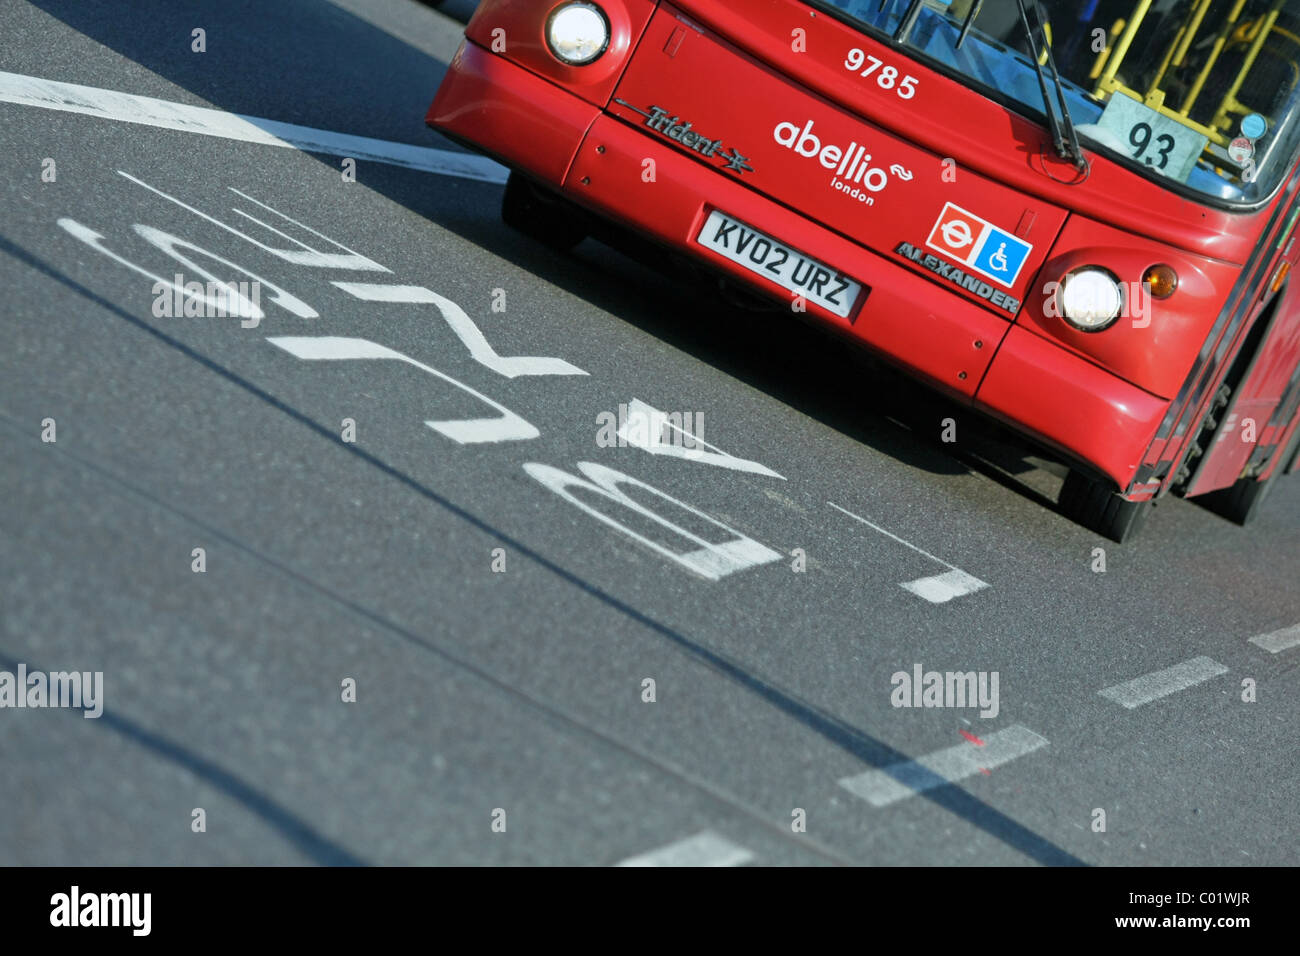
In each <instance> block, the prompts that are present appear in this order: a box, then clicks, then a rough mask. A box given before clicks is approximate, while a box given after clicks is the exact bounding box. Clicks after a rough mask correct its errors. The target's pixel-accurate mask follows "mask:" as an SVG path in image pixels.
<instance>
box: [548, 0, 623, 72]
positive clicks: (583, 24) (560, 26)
mask: <svg viewBox="0 0 1300 956" xmlns="http://www.w3.org/2000/svg"><path fill="white" fill-rule="evenodd" d="M546 43H547V45H548V46H549V47H550V48H551V52H552V53H553V54H555V58H556V59H557V60H559V61H560V62H561V63H567V64H569V65H570V66H586V65H587V64H588V63H594V62H595V61H596V60H598V59H600V56H601V54H602V53H604V52H605V50H606V48H607V47H608V46H609V21H608V20H607V19H606V18H605V13H604V11H603V10H601V9H600V7H598V6H596V5H595V4H594V3H585V2H582V0H578V2H574V3H566V4H564V5H563V6H559V7H556V8H555V11H554V12H553V13H552V14H551V17H550V19H549V20H547V21H546Z"/></svg>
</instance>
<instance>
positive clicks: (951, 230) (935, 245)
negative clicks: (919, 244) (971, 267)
mask: <svg viewBox="0 0 1300 956" xmlns="http://www.w3.org/2000/svg"><path fill="white" fill-rule="evenodd" d="M983 231H984V223H983V221H982V220H980V219H977V218H975V217H974V216H972V215H970V214H969V213H967V212H966V210H964V209H962V208H961V207H960V206H954V205H953V204H952V203H949V204H948V205H947V207H946V208H945V209H944V211H943V215H941V216H940V217H939V221H938V222H936V223H935V224H934V230H933V231H932V232H931V233H930V238H929V239H928V240H927V241H926V245H928V246H929V247H930V248H931V249H937V250H939V251H940V252H946V253H948V255H949V256H950V257H952V258H953V259H957V260H959V261H963V262H964V261H966V260H967V259H969V258H970V254H971V252H973V251H974V248H975V242H976V240H978V239H979V238H980V233H982V232H983Z"/></svg>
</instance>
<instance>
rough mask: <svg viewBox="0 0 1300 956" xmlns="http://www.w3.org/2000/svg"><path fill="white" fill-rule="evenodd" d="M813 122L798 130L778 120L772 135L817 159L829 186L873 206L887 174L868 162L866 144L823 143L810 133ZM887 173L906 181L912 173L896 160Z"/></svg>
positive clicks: (869, 160) (789, 147) (797, 151)
mask: <svg viewBox="0 0 1300 956" xmlns="http://www.w3.org/2000/svg"><path fill="white" fill-rule="evenodd" d="M813 125H814V121H813V120H809V121H808V122H807V123H805V124H804V126H803V128H802V129H800V128H799V126H797V125H796V124H794V123H778V124H777V126H776V129H774V130H772V138H773V139H774V140H776V141H777V143H779V144H780V145H782V146H784V147H785V148H786V149H790V150H794V151H795V152H796V153H798V154H799V155H800V156H803V157H805V158H806V159H816V160H817V162H818V163H820V164H821V165H822V168H824V169H829V170H831V171H832V175H831V185H832V186H833V187H835V189H837V190H839V191H840V192H842V193H844V195H845V196H846V197H848V198H849V199H854V200H856V201H858V202H860V203H863V204H864V205H867V206H874V205H875V204H876V198H875V196H873V195H872V193H878V192H880V191H881V190H882V189H884V188H885V187H886V186H888V185H889V173H887V172H885V171H884V170H883V169H881V168H880V167H878V166H872V165H871V158H872V157H871V154H870V153H868V152H867V147H866V146H864V145H862V144H860V143H858V142H857V141H851V142H850V143H849V145H848V146H847V147H840V146H835V145H832V144H829V143H828V144H827V145H825V146H823V145H822V141H821V137H819V136H818V135H817V134H816V133H814V132H813ZM889 170H890V172H892V173H893V174H894V175H896V176H897V177H898V178H899V179H901V180H903V181H904V182H906V181H907V180H909V179H911V178H912V173H911V171H910V170H908V169H907V168H906V167H905V166H902V165H900V164H898V163H895V164H894V165H892V166H890V167H889Z"/></svg>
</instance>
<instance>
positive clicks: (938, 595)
mask: <svg viewBox="0 0 1300 956" xmlns="http://www.w3.org/2000/svg"><path fill="white" fill-rule="evenodd" d="M901 586H902V587H903V588H905V589H906V590H908V591H911V592H912V593H913V594H915V595H916V596H917V597H922V598H925V599H926V600H927V601H929V602H930V603H931V604H943V603H945V602H947V601H951V600H952V599H953V598H958V597H961V596H962V595H963V594H971V593H972V592H974V591H978V590H979V589H980V588H986V587H988V585H987V584H985V583H984V582H983V581H981V580H980V579H979V578H977V577H975V576H974V575H970V574H967V573H966V572H965V571H963V570H961V568H955V569H953V570H952V571H945V572H944V573H943V574H936V575H933V576H931V577H928V578H917V579H916V580H915V581H904V582H903V584H902V585H901Z"/></svg>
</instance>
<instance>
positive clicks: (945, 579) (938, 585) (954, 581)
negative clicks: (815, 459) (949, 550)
mask: <svg viewBox="0 0 1300 956" xmlns="http://www.w3.org/2000/svg"><path fill="white" fill-rule="evenodd" d="M826 503H827V504H828V505H830V506H831V507H832V508H834V509H835V510H836V511H839V512H842V513H843V514H846V515H848V516H849V517H850V518H852V519H853V520H854V521H860V522H862V523H863V524H864V525H866V526H867V527H868V528H871V529H872V530H873V531H879V532H880V533H881V534H883V535H884V536H885V537H887V538H892V539H893V540H895V541H897V542H898V543H899V544H901V545H903V546H904V547H907V548H911V549H912V550H913V551H915V552H916V553H917V554H921V555H924V556H925V557H927V558H929V559H930V560H931V561H933V562H935V563H936V564H942V565H943V566H944V567H945V568H947V569H948V571H947V572H945V573H944V574H936V575H931V576H929V577H924V578H917V579H916V580H914V581H902V582H900V583H899V585H898V586H899V587H901V588H903V589H904V590H906V591H910V592H911V593H913V594H915V595H916V596H917V597H919V598H924V599H925V600H927V601H929V602H930V603H931V604H944V603H946V602H948V601H951V600H952V599H953V598H956V597H961V596H962V595H963V594H971V593H973V592H975V591H979V590H981V589H983V588H986V587H988V586H989V585H988V583H987V582H985V581H981V580H980V579H979V578H977V577H975V576H974V575H973V574H967V573H966V572H965V571H963V570H962V569H961V568H959V567H957V565H955V564H949V563H948V562H947V561H945V560H943V558H938V557H935V556H934V555H933V554H931V553H930V552H929V551H923V550H922V549H920V548H918V547H917V546H916V545H914V544H912V542H910V541H905V540H903V539H902V538H900V537H899V536H898V535H896V534H893V533H892V532H889V531H886V530H885V529H884V528H882V527H880V525H878V524H873V523H872V522H870V521H868V520H867V519H866V518H864V517H862V516H861V515H855V514H854V513H853V512H852V511H849V510H848V509H846V508H841V507H840V506H839V505H837V504H836V503H835V502H833V501H828V502H826Z"/></svg>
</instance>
